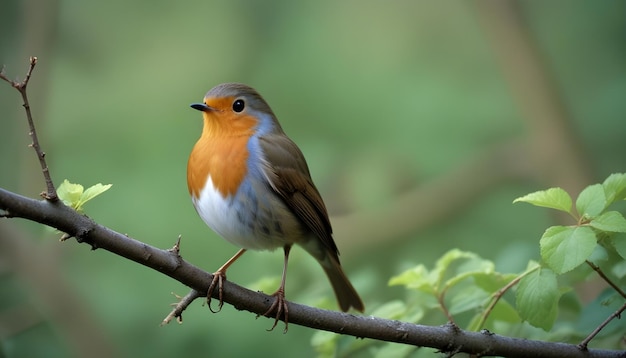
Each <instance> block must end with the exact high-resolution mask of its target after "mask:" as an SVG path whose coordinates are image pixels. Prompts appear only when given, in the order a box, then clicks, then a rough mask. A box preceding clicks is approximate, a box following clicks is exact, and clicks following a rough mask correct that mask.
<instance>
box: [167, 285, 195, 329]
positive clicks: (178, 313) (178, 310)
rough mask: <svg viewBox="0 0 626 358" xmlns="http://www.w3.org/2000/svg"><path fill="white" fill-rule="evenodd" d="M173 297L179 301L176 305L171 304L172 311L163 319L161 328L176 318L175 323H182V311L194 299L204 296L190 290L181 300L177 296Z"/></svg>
mask: <svg viewBox="0 0 626 358" xmlns="http://www.w3.org/2000/svg"><path fill="white" fill-rule="evenodd" d="M175 296H176V297H177V298H178V299H179V301H178V303H174V304H172V306H174V309H173V310H172V312H170V313H169V314H168V315H167V316H166V317H165V318H164V319H163V322H161V326H164V325H166V324H168V323H170V322H171V321H172V320H173V319H174V318H176V321H177V322H178V323H183V311H184V310H186V309H187V307H188V306H189V305H190V304H191V302H193V301H194V300H195V299H196V298H198V297H202V296H204V295H203V294H202V293H200V291H197V290H194V289H192V290H191V291H189V293H188V294H187V295H185V297H182V298H181V297H180V296H178V295H175Z"/></svg>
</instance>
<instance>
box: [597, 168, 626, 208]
mask: <svg viewBox="0 0 626 358" xmlns="http://www.w3.org/2000/svg"><path fill="white" fill-rule="evenodd" d="M602 186H603V187H604V194H605V196H606V201H607V205H610V204H612V203H614V202H616V201H618V200H624V199H626V174H625V173H615V174H611V175H609V177H608V178H606V180H605V181H604V182H603V183H602Z"/></svg>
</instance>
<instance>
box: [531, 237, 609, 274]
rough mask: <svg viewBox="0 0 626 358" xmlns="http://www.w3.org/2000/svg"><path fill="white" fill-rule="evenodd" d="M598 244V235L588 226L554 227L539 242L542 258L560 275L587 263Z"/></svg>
mask: <svg viewBox="0 0 626 358" xmlns="http://www.w3.org/2000/svg"><path fill="white" fill-rule="evenodd" d="M596 244H597V242H596V235H595V234H594V232H593V230H592V229H591V228H590V227H587V226H577V227H571V226H552V227H549V228H548V229H547V230H546V231H545V233H544V234H543V236H542V237H541V240H540V241H539V245H540V247H541V258H542V259H543V260H544V261H545V262H546V264H548V266H549V267H550V268H551V269H552V270H554V272H556V273H557V274H559V275H560V274H563V273H565V272H568V271H570V270H572V269H574V268H575V267H577V266H579V265H580V264H582V263H583V262H585V260H586V259H587V258H588V257H589V255H591V253H592V252H593V249H594V248H595V247H596Z"/></svg>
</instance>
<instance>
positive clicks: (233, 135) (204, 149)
mask: <svg viewBox="0 0 626 358" xmlns="http://www.w3.org/2000/svg"><path fill="white" fill-rule="evenodd" d="M191 108H193V109H197V110H199V111H201V112H202V116H203V118H204V127H203V129H202V135H201V136H200V139H199V140H198V142H197V143H196V144H195V146H194V147H193V150H192V151H191V155H190V156H189V162H188V164H187V186H188V188H189V194H190V195H191V200H192V201H193V205H194V207H195V208H196V211H197V212H198V214H199V215H200V217H201V218H202V220H204V222H205V223H206V224H207V225H208V226H209V227H210V228H211V229H212V230H213V231H215V232H216V233H218V234H219V235H220V236H222V237H223V238H224V239H226V240H227V241H229V242H231V243H232V244H234V245H236V246H238V247H240V248H241V249H240V250H239V251H238V252H237V253H236V254H235V255H234V256H233V257H232V258H231V259H230V260H228V261H227V262H226V263H225V264H224V265H222V267H220V268H219V269H218V270H217V271H216V272H215V273H214V276H213V281H212V282H211V285H210V286H209V290H208V292H207V300H208V303H209V308H211V306H210V300H211V296H212V293H213V291H214V290H215V288H216V287H217V288H218V292H219V300H220V302H219V305H218V309H217V311H219V310H220V309H221V307H222V304H223V301H222V283H223V280H224V279H225V278H226V270H227V269H228V267H229V266H230V265H231V264H232V263H233V262H235V261H236V260H237V259H238V258H239V257H241V255H243V253H244V252H245V251H246V250H249V249H250V250H274V249H276V248H279V247H282V248H283V250H284V253H285V259H284V266H283V273H282V279H281V282H280V286H279V287H278V290H276V292H275V293H274V294H273V295H272V296H274V297H275V300H274V302H273V304H272V305H271V306H270V308H269V309H268V310H267V312H266V313H265V314H264V315H265V316H268V315H270V313H272V312H275V315H274V317H275V321H274V325H273V326H272V327H271V328H270V330H272V329H274V327H276V325H277V323H278V320H279V319H280V317H281V315H282V316H283V317H284V321H285V331H287V325H288V313H289V312H288V307H287V302H286V300H285V279H286V277H287V276H286V275H287V262H288V259H289V251H290V250H291V247H292V246H293V245H294V244H298V245H300V246H301V247H302V248H304V250H306V251H307V252H308V253H309V254H311V255H312V256H313V257H314V258H315V259H316V260H317V261H318V262H319V263H320V265H321V266H322V268H323V269H324V272H325V273H326V275H327V276H328V279H329V280H330V283H331V285H332V287H333V290H334V291H335V295H336V296H337V300H338V302H339V307H340V308H341V310H342V311H344V312H345V311H348V310H349V309H350V308H351V307H353V308H355V309H356V310H358V311H361V312H363V309H364V306H363V302H362V301H361V298H360V297H359V295H358V293H357V292H356V290H355V289H354V287H353V286H352V284H351V283H350V281H349V280H348V278H347V277H346V274H345V273H344V272H343V270H342V268H341V264H340V263H339V251H338V249H337V245H336V244H335V241H334V240H333V237H332V227H331V224H330V220H329V218H328V213H327V212H326V206H325V205H324V201H323V200H322V197H321V196H320V193H319V192H318V191H317V188H316V187H315V184H313V180H312V179H311V175H310V173H309V168H308V166H307V163H306V161H305V159H304V156H303V155H302V152H301V151H300V149H299V148H298V146H297V145H296V144H295V143H294V142H293V141H292V140H291V139H289V137H287V135H286V134H285V132H283V129H282V128H281V126H280V123H278V119H276V116H275V115H274V112H272V109H271V108H270V106H269V105H268V104H267V102H265V100H264V99H263V97H261V95H259V93H257V91H255V90H254V89H253V88H251V87H248V86H246V85H244V84H239V83H224V84H220V85H218V86H216V87H214V88H213V89H211V90H210V91H209V92H208V93H207V94H206V96H205V97H204V101H203V103H194V104H192V105H191ZM211 310H212V311H213V309H211ZM214 312H216V311H214Z"/></svg>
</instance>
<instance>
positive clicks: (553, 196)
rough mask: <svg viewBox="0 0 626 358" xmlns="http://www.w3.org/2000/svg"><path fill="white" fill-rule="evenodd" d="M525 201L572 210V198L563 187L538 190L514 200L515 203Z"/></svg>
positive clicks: (567, 211) (568, 211)
mask: <svg viewBox="0 0 626 358" xmlns="http://www.w3.org/2000/svg"><path fill="white" fill-rule="evenodd" d="M518 202H524V203H529V204H532V205H535V206H541V207H544V208H551V209H556V210H561V211H564V212H566V213H570V214H571V211H572V198H571V197H570V196H569V194H568V193H567V192H566V191H565V190H563V189H561V188H550V189H548V190H542V191H536V192H534V193H530V194H528V195H524V196H522V197H519V198H517V199H515V200H513V203H518Z"/></svg>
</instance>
